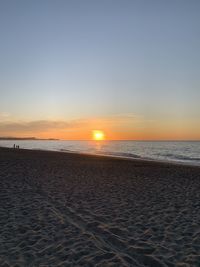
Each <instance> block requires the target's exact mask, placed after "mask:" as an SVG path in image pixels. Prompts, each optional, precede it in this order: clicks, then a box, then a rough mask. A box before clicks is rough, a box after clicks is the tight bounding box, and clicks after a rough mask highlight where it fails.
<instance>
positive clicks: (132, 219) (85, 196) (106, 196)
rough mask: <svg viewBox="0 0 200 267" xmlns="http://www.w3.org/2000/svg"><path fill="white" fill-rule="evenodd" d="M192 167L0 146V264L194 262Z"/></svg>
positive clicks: (198, 185) (197, 212)
mask: <svg viewBox="0 0 200 267" xmlns="http://www.w3.org/2000/svg"><path fill="white" fill-rule="evenodd" d="M199 170H200V169H199V168H192V167H184V166H175V165H167V164H166V165H165V164H155V163H145V162H137V161H136V162H134V161H132V162H131V161H123V160H114V159H109V158H96V157H86V156H77V155H65V156H64V155H63V154H58V153H48V152H37V151H35V152H30V151H17V152H13V151H11V150H10V151H9V150H6V149H0V203H1V205H0V241H1V242H0V266H15V267H17V266H41V267H44V266H52V267H53V266H136V267H137V266H143V267H144V266H153V267H164V266H169V267H172V266H179V267H181V266H182V267H183V266H184V267H186V266H200V265H199V263H200V256H199V255H200V226H199V221H200V202H199V199H200V171H199Z"/></svg>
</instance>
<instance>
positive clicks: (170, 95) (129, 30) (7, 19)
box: [0, 0, 200, 140]
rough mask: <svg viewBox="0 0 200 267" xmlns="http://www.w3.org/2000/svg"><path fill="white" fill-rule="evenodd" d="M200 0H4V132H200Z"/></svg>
mask: <svg viewBox="0 0 200 267" xmlns="http://www.w3.org/2000/svg"><path fill="white" fill-rule="evenodd" d="M199 14H200V1H198V0H190V1H188V0H187V1H186V0H179V1H178V0H169V1H159V0H152V1H145V0H141V1H137V0H136V1H129V0H125V1H124V0H110V1H107V0H101V1H92V0H90V1H89V0H84V1H81V0H75V1H74V0H69V1H65V0H57V1H53V0H35V1H27V0H18V1H12V0H9V1H8V0H2V1H0V32H1V42H0V136H18V137H30V136H35V137H39V138H60V139H69V140H70V139H75V140H77V139H78V140H88V139H91V133H92V131H93V130H94V129H101V130H102V131H103V132H104V133H105V135H106V139H108V140H109V139H112V140H113V139H114V140H116V139H120V140H122V139H123V140H129V139H131V140H133V139H134V140H135V139H136V140H147V139H148V140H149V139H151V140H161V139H162V140H177V139H178V140H186V139H190V140H200V108H199V106H200V30H199V29H200V18H199Z"/></svg>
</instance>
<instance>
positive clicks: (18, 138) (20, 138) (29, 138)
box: [0, 136, 59, 141]
mask: <svg viewBox="0 0 200 267" xmlns="http://www.w3.org/2000/svg"><path fill="white" fill-rule="evenodd" d="M0 140H36V141H37V140H48V141H49V140H59V139H56V138H46V139H45V138H37V137H6V136H5V137H0Z"/></svg>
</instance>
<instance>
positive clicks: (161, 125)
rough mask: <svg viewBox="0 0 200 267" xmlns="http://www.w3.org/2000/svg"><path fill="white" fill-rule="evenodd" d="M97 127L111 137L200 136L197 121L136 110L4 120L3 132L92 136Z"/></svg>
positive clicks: (71, 137)
mask: <svg viewBox="0 0 200 267" xmlns="http://www.w3.org/2000/svg"><path fill="white" fill-rule="evenodd" d="M93 130H101V131H103V132H104V134H105V139H107V140H199V139H200V126H199V125H198V124H197V123H196V122H195V121H191V120H189V121H187V120H185V119H184V120H180V119H179V120H178V119H168V120H161V119H157V120H151V119H145V118H143V117H141V116H136V115H132V114H127V115H118V116H110V117H102V118H89V119H75V120H71V121H65V120H40V121H22V120H21V121H19V120H4V121H3V122H0V133H1V136H13V137H37V138H57V139H65V140H91V139H92V138H93V137H92V132H93Z"/></svg>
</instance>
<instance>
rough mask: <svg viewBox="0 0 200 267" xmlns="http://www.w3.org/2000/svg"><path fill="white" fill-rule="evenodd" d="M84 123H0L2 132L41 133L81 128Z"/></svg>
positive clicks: (48, 121)
mask: <svg viewBox="0 0 200 267" xmlns="http://www.w3.org/2000/svg"><path fill="white" fill-rule="evenodd" d="M83 123H84V121H81V120H73V121H51V120H37V121H29V122H27V121H26V122H24V121H17V122H9V121H3V122H0V131H1V132H12V131H14V132H41V131H48V130H56V129H72V128H75V127H80V126H81V125H82V124H83Z"/></svg>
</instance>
